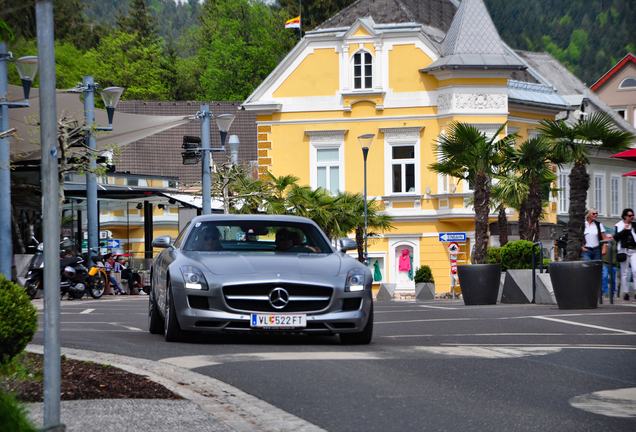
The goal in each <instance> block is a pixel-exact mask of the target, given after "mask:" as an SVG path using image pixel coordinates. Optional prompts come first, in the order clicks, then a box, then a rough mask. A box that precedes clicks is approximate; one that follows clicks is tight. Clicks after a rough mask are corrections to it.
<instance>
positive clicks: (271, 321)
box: [250, 314, 307, 328]
mask: <svg viewBox="0 0 636 432" xmlns="http://www.w3.org/2000/svg"><path fill="white" fill-rule="evenodd" d="M250 326H251V327H259V328H290V327H307V315H305V314H297V315H292V314H284V315H283V314H276V315H270V314H252V319H251V321H250Z"/></svg>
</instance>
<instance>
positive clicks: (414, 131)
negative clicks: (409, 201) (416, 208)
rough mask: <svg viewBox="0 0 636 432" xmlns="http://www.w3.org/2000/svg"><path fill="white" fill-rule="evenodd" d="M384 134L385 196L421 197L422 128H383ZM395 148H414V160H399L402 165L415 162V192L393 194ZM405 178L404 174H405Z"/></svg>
mask: <svg viewBox="0 0 636 432" xmlns="http://www.w3.org/2000/svg"><path fill="white" fill-rule="evenodd" d="M380 130H381V131H382V132H383V133H384V172H385V177H384V194H385V195H387V196H401V195H421V193H422V192H421V189H422V187H421V182H422V181H421V178H422V177H421V176H422V163H421V149H420V145H421V143H420V131H421V130H422V128H421V127H405V128H381V129H380ZM394 146H396V147H397V146H400V147H402V146H413V150H414V157H413V159H397V160H399V161H400V162H401V163H403V161H409V162H408V163H410V161H413V164H414V165H415V167H414V168H415V169H414V171H415V190H414V191H413V192H408V191H405V192H393V147H394ZM403 176H404V173H403Z"/></svg>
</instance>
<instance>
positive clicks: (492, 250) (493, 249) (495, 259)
mask: <svg viewBox="0 0 636 432" xmlns="http://www.w3.org/2000/svg"><path fill="white" fill-rule="evenodd" d="M486 263H487V264H501V248H500V247H497V246H488V249H487V250H486ZM501 270H503V268H502V269H501Z"/></svg>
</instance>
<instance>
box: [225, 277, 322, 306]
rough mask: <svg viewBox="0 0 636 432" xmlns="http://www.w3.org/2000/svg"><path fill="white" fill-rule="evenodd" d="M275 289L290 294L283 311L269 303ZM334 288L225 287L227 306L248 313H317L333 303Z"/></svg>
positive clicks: (283, 286) (275, 285)
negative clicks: (270, 294)
mask: <svg viewBox="0 0 636 432" xmlns="http://www.w3.org/2000/svg"><path fill="white" fill-rule="evenodd" d="M274 288H283V289H284V290H285V291H287V293H288V294H289V303H287V305H286V306H285V307H283V308H281V309H276V308H274V307H273V306H272V305H271V304H270V302H269V293H270V292H272V290H273V289H274ZM332 295H333V288H329V287H324V286H319V285H296V284H280V283H276V284H274V283H270V284H258V285H233V286H226V287H223V296H224V297H225V301H226V303H227V305H228V306H229V307H230V308H232V309H235V310H240V311H246V312H279V313H290V312H317V311H321V310H324V309H326V308H327V306H329V303H330V302H331V297H332Z"/></svg>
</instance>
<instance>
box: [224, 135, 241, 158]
mask: <svg viewBox="0 0 636 432" xmlns="http://www.w3.org/2000/svg"><path fill="white" fill-rule="evenodd" d="M227 145H228V147H229V148H230V162H232V163H233V164H234V165H238V149H239V145H240V142H239V137H238V135H230V141H229V142H228V143H227Z"/></svg>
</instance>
